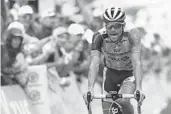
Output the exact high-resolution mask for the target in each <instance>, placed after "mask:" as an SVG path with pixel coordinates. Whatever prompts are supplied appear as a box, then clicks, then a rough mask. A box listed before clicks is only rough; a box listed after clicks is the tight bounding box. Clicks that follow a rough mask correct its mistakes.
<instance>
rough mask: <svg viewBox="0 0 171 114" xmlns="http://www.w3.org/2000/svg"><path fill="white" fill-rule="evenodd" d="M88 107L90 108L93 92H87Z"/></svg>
mask: <svg viewBox="0 0 171 114" xmlns="http://www.w3.org/2000/svg"><path fill="white" fill-rule="evenodd" d="M87 102H88V103H87V108H88V110H89V109H90V102H91V92H90V91H89V92H87Z"/></svg>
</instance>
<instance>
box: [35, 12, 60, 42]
mask: <svg viewBox="0 0 171 114" xmlns="http://www.w3.org/2000/svg"><path fill="white" fill-rule="evenodd" d="M40 23H41V31H40V32H39V34H38V36H37V37H38V38H39V39H42V38H45V37H48V36H51V35H52V32H53V29H54V28H56V27H58V26H59V24H60V22H59V18H58V17H57V15H56V13H55V11H54V10H53V9H50V10H46V11H45V12H43V13H42V14H41V17H40Z"/></svg>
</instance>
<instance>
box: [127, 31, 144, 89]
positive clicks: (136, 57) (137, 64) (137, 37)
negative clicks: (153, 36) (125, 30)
mask: <svg viewBox="0 0 171 114" xmlns="http://www.w3.org/2000/svg"><path fill="white" fill-rule="evenodd" d="M129 39H130V42H131V45H132V63H133V69H134V76H135V79H136V88H137V89H141V83H142V71H141V60H140V58H141V57H140V56H141V33H140V31H138V30H137V29H132V30H131V31H130V33H129Z"/></svg>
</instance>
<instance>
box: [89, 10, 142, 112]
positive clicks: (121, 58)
mask: <svg viewBox="0 0 171 114" xmlns="http://www.w3.org/2000/svg"><path fill="white" fill-rule="evenodd" d="M125 18H126V13H125V12H124V11H123V10H122V9H121V8H115V7H112V8H108V9H106V10H105V12H104V14H103V20H104V22H105V27H104V28H102V29H100V30H99V31H98V32H97V33H95V34H94V35H93V40H92V50H91V64H90V69H89V87H88V91H90V92H91V94H92V96H93V93H94V83H95V79H96V77H97V74H98V71H99V64H100V60H101V59H100V58H101V54H103V55H104V64H105V68H104V75H103V77H105V80H104V87H103V88H104V90H105V92H107V93H109V92H110V91H117V92H118V93H119V94H133V93H134V92H135V91H137V90H138V91H140V100H139V102H141V101H142V100H143V98H142V96H143V94H142V93H141V75H142V74H141V61H140V52H141V33H140V32H139V31H138V30H137V29H135V28H134V29H131V30H130V31H129V32H125V31H124V28H125ZM92 99H93V98H92ZM117 102H118V103H119V104H120V105H121V106H122V109H123V113H124V114H133V113H134V110H133V107H132V105H131V104H130V100H129V99H117ZM110 106H111V103H109V102H105V101H104V100H103V101H102V107H103V109H109V108H110ZM103 113H104V114H107V113H108V111H106V110H103Z"/></svg>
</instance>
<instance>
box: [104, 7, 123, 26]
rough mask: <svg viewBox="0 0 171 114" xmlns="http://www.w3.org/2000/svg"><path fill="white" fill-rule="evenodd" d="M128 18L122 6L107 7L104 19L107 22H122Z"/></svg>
mask: <svg viewBox="0 0 171 114" xmlns="http://www.w3.org/2000/svg"><path fill="white" fill-rule="evenodd" d="M125 18H126V13H125V11H123V10H122V9H121V8H115V7H111V8H107V9H106V10H105V12H104V14H103V19H104V21H105V23H107V22H120V23H124V22H125Z"/></svg>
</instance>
